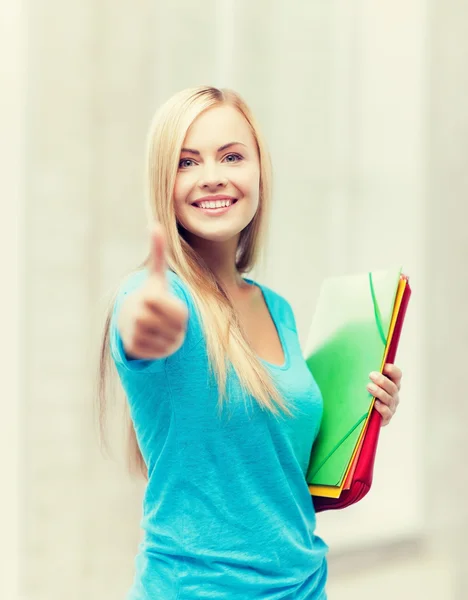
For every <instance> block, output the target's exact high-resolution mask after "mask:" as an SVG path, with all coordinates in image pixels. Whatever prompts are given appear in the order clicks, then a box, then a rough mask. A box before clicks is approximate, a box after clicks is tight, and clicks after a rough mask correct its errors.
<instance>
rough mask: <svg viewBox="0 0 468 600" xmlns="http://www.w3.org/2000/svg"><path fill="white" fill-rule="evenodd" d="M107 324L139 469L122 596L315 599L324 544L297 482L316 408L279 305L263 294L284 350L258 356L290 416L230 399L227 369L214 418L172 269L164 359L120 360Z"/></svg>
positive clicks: (285, 311)
mask: <svg viewBox="0 0 468 600" xmlns="http://www.w3.org/2000/svg"><path fill="white" fill-rule="evenodd" d="M146 277H147V271H146V270H145V269H143V270H140V271H137V272H136V273H134V274H133V275H131V276H130V277H129V278H127V280H126V281H125V282H124V284H123V285H122V286H121V288H120V290H119V293H118V296H117V299H116V302H115V305H114V312H113V318H112V322H111V337H110V343H111V352H112V357H113V359H114V361H115V364H116V367H117V370H118V373H119V376H120V379H121V382H122V384H123V387H124V390H125V392H126V395H127V398H128V402H129V408H130V414H131V417H132V420H133V423H134V427H135V432H136V435H137V439H138V443H139V446H140V449H141V452H142V455H143V458H144V460H145V463H146V465H147V467H148V483H147V487H146V490H145V496H144V500H143V517H142V521H141V527H142V529H143V531H144V539H143V541H142V542H141V544H140V546H139V552H138V554H137V557H136V559H135V568H136V572H135V578H134V582H133V585H132V588H131V590H130V592H129V594H128V596H127V600H149V599H151V600H153V599H158V600H159V599H161V600H203V599H210V600H254V599H255V600H293V598H294V600H324V599H325V598H326V594H325V583H326V579H327V562H326V557H325V555H326V553H327V551H328V546H327V545H326V544H325V543H324V542H323V541H322V539H320V538H319V537H317V536H315V535H314V531H315V525H316V518H315V510H314V506H313V503H312V498H311V496H310V492H309V489H308V486H307V483H306V480H305V473H306V469H307V466H308V462H309V457H310V452H311V448H312V444H313V441H314V439H315V437H316V435H317V432H318V428H319V425H320V420H321V417H322V410H323V403H322V397H321V394H320V391H319V389H318V386H317V384H316V382H315V380H314V378H313V377H312V375H311V373H310V372H309V370H308V368H307V365H306V363H305V361H304V358H303V356H302V352H301V348H300V345H299V340H298V335H297V331H296V324H295V319H294V315H293V312H292V309H291V307H290V305H289V304H288V302H287V301H286V300H285V299H284V298H283V297H281V296H280V295H278V294H276V293H275V292H273V291H272V290H270V289H269V288H267V287H266V286H263V285H260V284H258V283H256V282H254V281H252V280H250V279H246V281H247V282H248V283H250V284H251V285H257V286H259V287H260V289H261V290H262V292H263V296H264V298H265V302H266V304H267V306H268V309H269V311H270V314H271V316H272V319H273V321H274V323H275V325H276V328H277V330H278V333H279V336H280V340H281V343H282V346H283V352H284V355H285V357H286V359H285V362H284V364H283V365H281V366H276V365H273V364H271V363H269V362H267V361H264V360H262V359H261V360H262V362H263V364H264V365H265V366H266V367H267V369H268V370H269V372H270V373H271V374H272V376H273V378H274V381H275V383H276V385H277V387H278V389H279V390H280V392H281V393H282V395H283V397H284V399H285V401H286V402H287V403H288V406H289V407H290V409H291V411H292V412H293V413H294V417H293V418H291V417H289V416H287V415H285V414H284V413H282V412H281V413H280V415H279V416H275V415H273V414H272V413H271V412H269V411H268V410H265V409H262V408H261V407H260V406H259V405H258V403H257V402H256V401H254V400H253V399H252V398H247V400H246V399H245V398H244V397H243V396H242V393H241V388H240V385H239V382H238V380H237V377H236V375H235V373H234V372H233V371H232V370H231V371H230V372H229V375H228V381H227V386H228V387H227V390H228V396H229V400H228V403H227V404H226V405H225V408H224V411H223V413H222V415H221V416H219V414H218V390H217V387H216V384H215V382H214V381H213V379H212V376H210V373H209V368H208V357H207V352H206V344H205V338H204V334H203V330H202V328H201V323H200V320H199V317H198V314H197V313H196V310H195V304H194V302H193V299H192V297H191V294H190V291H189V289H188V287H187V286H186V285H185V284H184V283H183V282H182V280H181V279H180V278H179V277H178V276H177V275H176V274H174V273H173V272H172V271H168V279H169V283H170V287H171V289H172V292H173V293H174V294H175V295H176V296H177V297H178V298H180V299H181V300H182V301H183V302H185V303H186V305H187V307H188V309H189V321H188V328H187V334H186V337H185V341H184V343H183V345H182V346H181V348H180V349H179V350H178V351H177V352H175V353H174V354H173V355H171V356H169V357H167V358H164V359H158V360H129V359H127V357H126V356H125V352H124V349H123V345H122V341H121V339H120V335H119V332H118V329H117V327H116V323H117V314H118V310H119V308H120V306H121V303H122V300H123V298H124V296H125V294H126V293H128V292H130V291H133V290H135V289H136V288H138V287H139V286H140V285H141V284H142V283H143V281H144V280H145V278H146Z"/></svg>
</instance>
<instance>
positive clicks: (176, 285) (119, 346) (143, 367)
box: [109, 269, 193, 372]
mask: <svg viewBox="0 0 468 600" xmlns="http://www.w3.org/2000/svg"><path fill="white" fill-rule="evenodd" d="M147 278H148V271H147V270H146V269H143V270H139V271H136V272H135V273H132V274H131V275H130V276H129V277H127V278H126V279H125V280H124V281H123V283H122V284H121V286H120V288H119V290H118V292H117V295H116V298H115V301H114V305H113V309H112V315H111V322H110V330H109V343H110V351H111V356H112V359H113V360H114V362H115V364H116V366H117V368H118V369H124V370H128V371H134V372H138V371H140V372H158V371H161V370H162V369H163V368H164V365H165V362H166V361H167V357H166V358H157V359H132V358H129V357H128V356H127V355H126V354H125V349H124V346H123V342H122V338H121V336H120V332H119V329H118V319H119V314H120V309H121V307H122V304H123V301H124V300H125V297H126V296H127V295H128V294H130V293H132V292H134V291H136V290H138V289H139V288H140V287H141V286H142V285H143V284H144V282H145V281H146V279H147ZM167 278H168V282H169V285H170V289H171V292H172V293H173V294H174V295H175V296H176V297H177V298H179V299H180V300H181V301H182V302H184V304H185V305H186V306H187V308H188V309H189V327H190V321H191V320H192V321H193V319H192V318H191V317H192V315H191V313H193V302H192V301H191V298H190V296H189V294H188V293H187V290H186V289H185V286H184V285H183V284H182V282H181V280H180V278H179V277H178V276H177V275H176V274H175V273H174V272H173V271H169V270H168V272H167ZM192 338H193V335H189V332H188V331H187V335H186V337H185V340H184V344H183V346H182V348H180V349H179V350H178V351H177V352H176V353H175V354H178V353H180V352H181V350H182V349H183V348H184V346H186V345H187V344H190V342H191V340H192Z"/></svg>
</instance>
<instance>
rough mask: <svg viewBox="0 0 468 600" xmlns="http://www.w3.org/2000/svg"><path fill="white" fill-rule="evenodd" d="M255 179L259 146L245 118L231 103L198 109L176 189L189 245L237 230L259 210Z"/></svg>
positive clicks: (179, 216)
mask: <svg viewBox="0 0 468 600" xmlns="http://www.w3.org/2000/svg"><path fill="white" fill-rule="evenodd" d="M233 139H235V140H239V141H235V142H232V141H229V140H233ZM226 140H227V141H226ZM259 182H260V160H259V155H258V147H257V144H256V140H255V137H254V135H253V133H252V130H251V128H250V127H249V124H248V123H247V121H246V119H245V117H244V116H243V115H242V114H241V113H240V112H239V110H237V109H236V108H234V107H233V106H231V105H220V106H216V107H214V108H211V109H210V110H207V111H206V112H204V113H202V114H201V115H200V116H199V117H198V118H197V119H196V120H195V121H194V122H193V124H192V125H191V126H190V128H189V130H188V132H187V136H186V138H185V140H184V143H183V148H182V150H181V154H180V162H179V170H178V173H177V177H176V182H175V187H174V202H175V210H176V216H177V219H178V221H179V223H180V224H181V225H182V227H184V229H185V230H186V232H187V239H190V245H191V246H192V247H196V246H197V239H199V238H202V239H203V240H212V241H215V240H217V241H223V240H225V239H231V238H233V236H236V235H238V234H240V232H241V231H242V230H243V229H244V228H245V227H246V226H247V225H248V224H249V223H250V222H251V221H252V219H253V217H254V216H255V213H256V212H257V209H258V204H259V195H260V194H259ZM194 207H200V208H202V210H201V211H200V210H195V211H194V210H193V208H194ZM228 213H229V216H227V215H228ZM207 216H208V217H214V216H216V217H221V216H225V217H226V218H223V219H221V218H220V219H215V220H211V219H207V218H206V217H207Z"/></svg>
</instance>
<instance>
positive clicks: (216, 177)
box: [199, 165, 227, 189]
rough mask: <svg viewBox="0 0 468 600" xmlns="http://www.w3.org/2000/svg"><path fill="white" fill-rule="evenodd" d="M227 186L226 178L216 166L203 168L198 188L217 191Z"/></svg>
mask: <svg viewBox="0 0 468 600" xmlns="http://www.w3.org/2000/svg"><path fill="white" fill-rule="evenodd" d="M226 185H227V178H226V176H225V175H224V174H223V173H222V170H221V169H220V168H219V167H216V166H208V165H207V166H205V168H204V170H203V172H202V173H201V178H200V181H199V186H200V187H201V188H203V189H219V188H223V187H225V186H226Z"/></svg>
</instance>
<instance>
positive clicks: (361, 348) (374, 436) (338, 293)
mask: <svg viewBox="0 0 468 600" xmlns="http://www.w3.org/2000/svg"><path fill="white" fill-rule="evenodd" d="M410 295H411V288H410V286H409V281H408V278H407V277H406V276H405V275H402V274H401V268H400V269H392V270H388V271H377V272H372V273H365V274H357V275H348V276H344V277H334V278H329V279H327V280H326V281H325V282H324V284H323V286H322V288H321V290H320V295H319V300H318V304H317V309H316V312H315V315H314V319H313V322H312V326H311V329H310V332H309V338H308V341H307V344H306V348H305V358H306V362H307V365H308V367H309V369H310V370H311V373H312V375H313V376H314V378H315V380H316V381H317V384H318V386H319V388H320V390H321V393H322V396H323V400H324V412H323V418H322V423H321V426H320V430H319V433H318V436H317V439H316V441H315V443H314V446H313V449H312V453H311V459H310V463H309V468H308V470H307V474H306V479H307V482H308V484H309V490H310V493H311V494H312V495H313V496H314V504H315V505H316V510H317V511H319V510H326V509H327V508H342V507H343V506H347V505H348V504H349V503H352V502H355V501H357V500H358V499H360V498H361V497H363V495H365V494H366V493H367V491H368V490H369V488H370V485H371V482H372V473H373V467H374V461H375V452H376V447H377V443H378V436H379V431H380V414H379V413H378V411H377V410H375V408H374V400H375V399H374V398H373V397H372V395H371V394H370V393H369V392H368V391H367V390H366V384H367V383H368V381H369V378H368V375H369V373H370V371H379V370H380V372H382V371H383V368H384V365H385V364H386V363H388V362H392V361H393V360H394V356H395V353H396V348H397V346H398V342H399V338H400V334H401V328H402V325H403V320H404V316H405V313H406V308H407V305H408V301H409V297H410Z"/></svg>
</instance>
